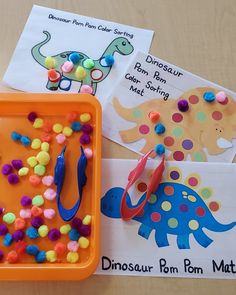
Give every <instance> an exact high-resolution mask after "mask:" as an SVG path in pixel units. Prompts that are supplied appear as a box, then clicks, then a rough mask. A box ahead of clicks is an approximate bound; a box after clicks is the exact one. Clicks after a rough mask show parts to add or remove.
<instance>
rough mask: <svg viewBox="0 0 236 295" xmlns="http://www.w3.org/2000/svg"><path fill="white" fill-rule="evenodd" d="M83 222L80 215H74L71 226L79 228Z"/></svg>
mask: <svg viewBox="0 0 236 295" xmlns="http://www.w3.org/2000/svg"><path fill="white" fill-rule="evenodd" d="M81 224H82V220H81V219H80V218H78V217H74V218H73V219H72V222H71V227H72V228H76V229H77V230H78V229H79V228H80V226H81Z"/></svg>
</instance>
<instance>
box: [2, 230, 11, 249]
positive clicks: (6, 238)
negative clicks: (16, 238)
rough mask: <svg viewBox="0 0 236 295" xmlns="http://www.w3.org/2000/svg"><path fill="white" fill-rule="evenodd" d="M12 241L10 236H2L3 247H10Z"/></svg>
mask: <svg viewBox="0 0 236 295" xmlns="http://www.w3.org/2000/svg"><path fill="white" fill-rule="evenodd" d="M12 241H13V238H12V235H11V234H9V233H7V234H6V235H5V236H4V239H3V245H4V246H6V247H8V246H10V245H11V243H12Z"/></svg>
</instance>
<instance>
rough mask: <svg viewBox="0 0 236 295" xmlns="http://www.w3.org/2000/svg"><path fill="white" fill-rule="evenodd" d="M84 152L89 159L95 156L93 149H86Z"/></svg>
mask: <svg viewBox="0 0 236 295" xmlns="http://www.w3.org/2000/svg"><path fill="white" fill-rule="evenodd" d="M84 154H85V157H86V158H87V159H90V158H92V157H93V151H92V150H91V149H90V148H86V149H84Z"/></svg>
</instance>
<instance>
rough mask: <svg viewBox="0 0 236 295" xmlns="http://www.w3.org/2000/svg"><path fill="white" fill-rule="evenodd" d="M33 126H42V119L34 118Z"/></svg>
mask: <svg viewBox="0 0 236 295" xmlns="http://www.w3.org/2000/svg"><path fill="white" fill-rule="evenodd" d="M33 127H34V128H41V127H43V119H41V118H37V119H35V121H34V124H33Z"/></svg>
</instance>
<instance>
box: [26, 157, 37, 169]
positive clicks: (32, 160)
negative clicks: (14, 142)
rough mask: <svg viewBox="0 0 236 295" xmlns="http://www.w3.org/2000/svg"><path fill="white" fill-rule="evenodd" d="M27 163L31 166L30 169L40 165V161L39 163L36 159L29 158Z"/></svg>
mask: <svg viewBox="0 0 236 295" xmlns="http://www.w3.org/2000/svg"><path fill="white" fill-rule="evenodd" d="M27 163H28V164H29V165H30V167H34V166H36V165H37V164H38V161H37V159H36V157H29V158H28V159H27Z"/></svg>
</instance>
